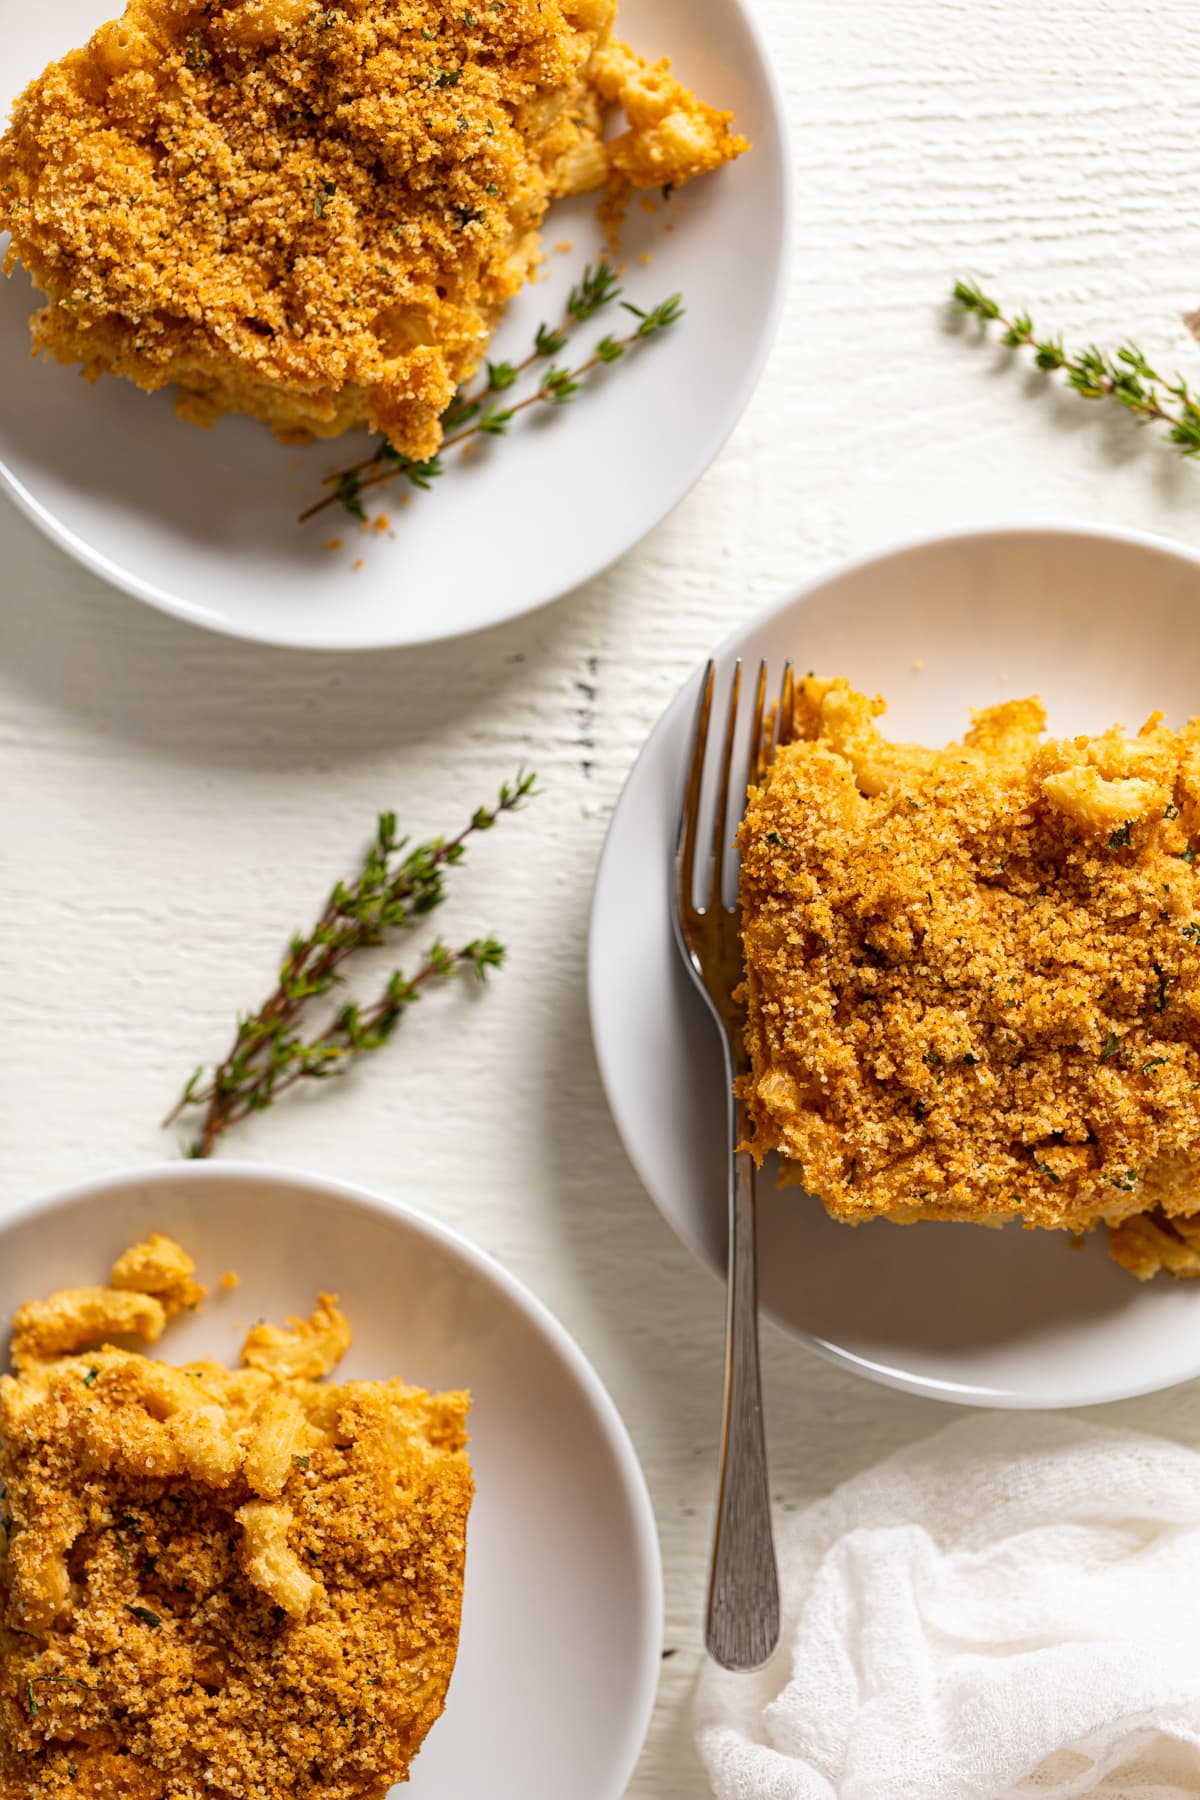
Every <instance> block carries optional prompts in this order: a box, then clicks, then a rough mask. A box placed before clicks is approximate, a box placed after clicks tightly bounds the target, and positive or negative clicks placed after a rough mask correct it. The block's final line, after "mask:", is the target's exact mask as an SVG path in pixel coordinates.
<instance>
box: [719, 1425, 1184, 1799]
mask: <svg viewBox="0 0 1200 1800" xmlns="http://www.w3.org/2000/svg"><path fill="white" fill-rule="evenodd" d="M778 1551H779V1573H780V1583H781V1587H782V1594H783V1635H782V1638H781V1642H780V1649H779V1651H778V1652H777V1654H776V1655H775V1657H774V1658H773V1659H772V1661H771V1662H770V1663H769V1664H768V1665H767V1667H766V1668H765V1669H763V1670H760V1671H758V1672H757V1673H756V1674H753V1675H729V1674H726V1673H724V1672H723V1671H721V1670H718V1669H716V1668H715V1667H710V1668H709V1669H708V1670H707V1671H706V1672H705V1674H704V1675H703V1676H702V1678H701V1682H700V1686H699V1689H698V1691H697V1697H696V1718H697V1730H698V1741H699V1748H700V1754H701V1756H702V1758H703V1760H704V1763H705V1766H706V1767H707V1769H708V1772H709V1775H710V1777H711V1780H712V1784H713V1791H714V1793H716V1794H717V1795H718V1796H719V1800H1024V1796H1027V1795H1033V1796H1036V1797H1037V1800H1073V1797H1074V1796H1077V1795H1082V1794H1108V1795H1114V1796H1115V1795H1120V1796H1121V1797H1122V1800H1184V1797H1186V1800H1195V1796H1196V1795H1200V1456H1197V1455H1196V1454H1195V1452H1193V1451H1191V1450H1185V1449H1183V1448H1182V1447H1181V1446H1180V1445H1178V1444H1172V1443H1168V1442H1167V1441H1166V1440H1164V1439H1161V1438H1153V1437H1143V1436H1141V1435H1138V1434H1134V1433H1129V1432H1117V1431H1110V1430H1106V1429H1102V1428H1100V1427H1098V1426H1094V1425H1085V1424H1081V1423H1079V1422H1078V1421H1077V1420H1074V1419H1067V1418H1061V1417H1056V1416H1054V1415H1046V1414H1025V1415H1019V1414H996V1413H992V1414H983V1415H976V1416H973V1417H970V1418H967V1419H964V1420H962V1421H961V1422H959V1423H955V1424H953V1425H950V1426H949V1427H947V1428H946V1429H945V1430H944V1431H940V1432H938V1433H937V1434H936V1436H934V1437H932V1438H929V1439H928V1440H927V1441H926V1442H924V1443H922V1444H919V1445H916V1446H915V1447H914V1448H912V1449H908V1450H904V1451H901V1452H900V1453H899V1454H898V1455H896V1456H892V1457H889V1458H888V1460H887V1461H886V1462H883V1463H880V1464H879V1465H878V1467H876V1468H874V1469H870V1470H868V1471H867V1472H866V1473H865V1474H862V1475H859V1476H856V1477H855V1479H854V1480H852V1481H849V1482H847V1483H846V1484H845V1486H843V1487H841V1488H838V1489H837V1491H836V1492H835V1493H833V1494H831V1495H830V1497H829V1498H828V1499H826V1500H822V1501H820V1502H818V1503H817V1504H816V1505H814V1506H812V1507H810V1508H808V1510H807V1511H806V1512H804V1513H802V1514H798V1515H797V1516H796V1517H795V1519H793V1520H791V1521H789V1522H788V1523H787V1525H785V1527H784V1529H783V1530H782V1531H781V1533H780V1537H779V1544H778Z"/></svg>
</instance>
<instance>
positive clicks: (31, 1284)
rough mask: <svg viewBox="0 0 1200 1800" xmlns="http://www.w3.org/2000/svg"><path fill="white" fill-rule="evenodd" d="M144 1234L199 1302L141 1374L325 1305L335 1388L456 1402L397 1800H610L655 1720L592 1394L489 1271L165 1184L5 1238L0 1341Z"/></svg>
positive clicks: (408, 1218)
mask: <svg viewBox="0 0 1200 1800" xmlns="http://www.w3.org/2000/svg"><path fill="white" fill-rule="evenodd" d="M150 1230H159V1231H164V1232H167V1233H169V1234H171V1235H172V1236H174V1237H177V1238H178V1239H179V1240H180V1241H181V1242H182V1243H183V1244H184V1245H185V1246H186V1247H187V1248H188V1249H189V1250H190V1251H191V1252H192V1254H193V1255H194V1256H195V1257H196V1259H197V1262H198V1263H199V1274H200V1276H201V1278H202V1279H204V1280H206V1281H207V1282H208V1283H209V1285H210V1287H211V1286H212V1284H213V1283H215V1281H216V1278H217V1276H218V1275H219V1274H220V1273H221V1272H222V1271H223V1270H225V1269H235V1270H236V1271H237V1272H238V1274H239V1275H240V1277H241V1285H240V1286H239V1287H238V1288H237V1290H236V1291H235V1292H234V1293H232V1294H223V1293H221V1292H220V1291H219V1290H218V1291H215V1292H214V1293H213V1294H211V1295H210V1298H209V1300H208V1301H207V1302H206V1303H205V1306H204V1308H203V1310H202V1312H201V1313H200V1314H199V1315H198V1316H197V1317H195V1318H192V1319H187V1320H186V1321H180V1322H179V1323H177V1324H173V1325H172V1326H171V1327H170V1329H169V1331H168V1333H167V1336H166V1337H165V1338H164V1340H163V1342H162V1344H161V1345H160V1346H159V1347H158V1352H157V1353H158V1354H161V1355H163V1356H165V1357H166V1358H167V1359H168V1360H170V1361H185V1360H186V1359H187V1358H188V1357H191V1356H198V1355H202V1354H203V1355H215V1356H218V1357H221V1358H224V1359H227V1360H232V1359H235V1358H236V1354H237V1350H238V1347H239V1345H240V1342H241V1339H242V1336H243V1334H244V1332H245V1330H246V1328H247V1326H249V1325H250V1324H252V1323H253V1322H254V1321H255V1319H258V1318H262V1317H266V1318H270V1319H273V1320H278V1321H281V1322H282V1320H283V1319H284V1318H286V1317H287V1315H288V1314H290V1313H297V1312H299V1313H305V1312H307V1311H308V1310H310V1308H311V1306H312V1304H313V1302H314V1300H315V1297H316V1295H317V1292H318V1290H319V1289H322V1288H324V1289H326V1290H332V1291H334V1292H337V1293H339V1294H340V1295H341V1299H342V1304H343V1306H344V1308H345V1310H346V1312H347V1314H348V1316H349V1319H350V1323H351V1327H352V1329H353V1332H354V1344H353V1348H352V1349H351V1351H350V1353H349V1354H348V1356H347V1357H346V1359H345V1361H344V1362H343V1364H342V1365H341V1371H342V1372H343V1373H345V1374H346V1375H347V1376H350V1377H357V1378H372V1377H381V1376H390V1375H401V1376H403V1377H404V1379H405V1380H408V1381H412V1382H415V1383H418V1384H420V1385H421V1386H425V1387H430V1388H459V1387H469V1388H470V1389H471V1391H472V1394H473V1406H472V1411H471V1418H470V1431H471V1461H472V1464H473V1467H474V1470H475V1477H476V1482H477V1485H478V1492H477V1496H476V1500H475V1504H474V1507H473V1508H472V1512H471V1519H470V1525H469V1528H468V1547H467V1577H466V1590H465V1600H464V1608H463V1627H462V1640H461V1646H460V1650H459V1656H458V1665H457V1667H456V1669H455V1672H454V1679H453V1682H452V1683H451V1687H450V1697H449V1702H448V1704H447V1709H446V1712H445V1714H444V1715H443V1717H442V1718H441V1719H440V1720H439V1721H438V1723H437V1724H436V1725H435V1726H434V1728H433V1730H432V1732H431V1733H430V1735H429V1737H428V1739H427V1740H426V1743H425V1747H424V1748H423V1749H422V1751H421V1754H420V1755H419V1756H418V1758H417V1760H416V1762H415V1763H414V1765H413V1773H412V1779H411V1781H410V1782H409V1783H408V1784H407V1785H406V1786H404V1787H403V1788H399V1787H397V1788H395V1789H394V1790H393V1792H394V1793H395V1794H396V1795H397V1796H399V1795H400V1794H401V1793H403V1794H405V1795H408V1796H411V1800H464V1797H465V1796H475V1795H483V1794H486V1795H487V1796H488V1797H489V1800H563V1797H564V1796H565V1795H568V1794H569V1795H570V1796H571V1800H619V1796H620V1795H622V1794H623V1793H624V1791H625V1788H626V1785H627V1783H628V1781H629V1778H630V1776H631V1774H632V1772H633V1768H634V1764H635V1763H636V1761H637V1757H638V1753H639V1751H640V1749H641V1745H642V1740H643V1738H644V1736H645V1732H646V1727H647V1724H648V1722H649V1717H650V1710H651V1707H652V1705H653V1701H654V1695H655V1690H656V1687H657V1682H658V1673H659V1666H660V1658H661V1644H662V1578H661V1570H660V1564H659V1555H658V1542H657V1537H656V1534H655V1528H654V1516H653V1513H652V1511H651V1507H650V1501H649V1497H648V1495H647V1492H646V1485H645V1482H644V1480H643V1477H642V1474H641V1470H640V1468H639V1466H638V1462H637V1458H636V1456H635V1454H634V1451H633V1447H632V1445H631V1444H630V1441H629V1438H628V1436H627V1434H626V1432H625V1428H624V1426H623V1425H622V1423H621V1421H620V1419H619V1417H618V1415H617V1412H616V1409H615V1408H614V1406H613V1404H612V1401H611V1400H610V1399H609V1398H608V1395H607V1394H606V1393H605V1390H604V1388H603V1387H602V1386H601V1384H600V1381H599V1378H598V1377H597V1375H596V1374H595V1372H594V1371H593V1369H592V1368H591V1366H590V1365H589V1364H588V1363H587V1361H586V1360H585V1359H584V1357H583V1355H582V1353H581V1352H580V1351H579V1350H578V1349H577V1348H576V1346H575V1345H574V1343H573V1342H572V1341H571V1339H570V1338H569V1337H568V1336H567V1334H566V1332H565V1331H564V1330H563V1328H562V1327H561V1325H559V1324H557V1323H556V1321H555V1320H554V1319H553V1318H552V1317H551V1315H550V1314H549V1313H548V1312H547V1311H546V1309H545V1307H544V1306H543V1305H542V1304H541V1302H540V1301H538V1300H536V1299H535V1298H534V1296H533V1295H532V1294H531V1293H530V1292H529V1291H528V1289H526V1288H524V1287H522V1286H521V1284H520V1283H519V1282H518V1281H516V1280H514V1279H513V1277H512V1276H511V1275H509V1274H507V1273H506V1272H505V1271H504V1269H502V1268H501V1266H500V1265H499V1264H498V1263H496V1262H493V1261H492V1260H491V1259H490V1258H489V1257H486V1256H484V1255H483V1254H482V1253H481V1252H480V1251H478V1250H475V1249H473V1248H472V1247H471V1245H469V1244H468V1243H466V1242H465V1240H464V1239H462V1238H460V1237H457V1236H456V1235H455V1234H454V1233H453V1232H451V1231H447V1230H446V1229H445V1227H444V1226H441V1225H438V1224H435V1223H434V1222H433V1221H432V1220H430V1219H425V1218H422V1217H421V1216H420V1214H418V1213H415V1212H412V1211H410V1210H409V1209H408V1208H406V1207H402V1206H400V1205H398V1204H396V1203H395V1202H391V1201H387V1200H383V1199H380V1198H378V1197H375V1196H372V1195H370V1194H367V1193H364V1192H362V1191H361V1190H360V1189H356V1188H350V1187H344V1186H341V1185H340V1184H339V1183H336V1182H332V1181H327V1180H324V1179H317V1178H315V1177H312V1176H307V1175H298V1174H291V1173H285V1172H283V1171H279V1170H270V1169H263V1168H251V1167H248V1166H239V1165H237V1164H231V1163H211V1164H207V1163H184V1164H181V1165H174V1166H168V1167H162V1168H153V1169H145V1170H141V1171H138V1172H136V1173H133V1174H129V1175H117V1176H108V1177H106V1178H105V1179H103V1180H100V1181H93V1182H89V1183H87V1184H86V1185H84V1186H82V1187H77V1188H73V1189H71V1190H69V1191H68V1192H65V1193H62V1194H58V1195H56V1196H54V1197H53V1198H51V1199H48V1200H44V1201H41V1202H38V1203H36V1204H34V1205H30V1206H25V1207H23V1208H22V1209H21V1210H20V1211H19V1212H17V1213H15V1214H13V1215H11V1216H9V1217H7V1218H5V1219H4V1220H3V1221H2V1222H0V1319H5V1320H7V1319H8V1318H9V1317H10V1316H11V1314H12V1312H13V1311H14V1310H15V1308H16V1306H17V1305H18V1304H19V1303H20V1302H21V1301H23V1300H26V1299H29V1298H30V1297H32V1296H35V1295H42V1294H47V1293H50V1292H51V1291H52V1290H53V1289H55V1288H58V1287H62V1286H64V1285H68V1284H71V1283H80V1282H82V1283H88V1282H94V1281H96V1280H103V1278H104V1277H105V1275H106V1274H107V1272H108V1268H109V1266H110V1264H111V1262H112V1260H113V1258H114V1256H116V1255H117V1254H118V1253H119V1252H120V1251H121V1250H122V1249H123V1248H124V1247H125V1246H126V1245H127V1244H131V1243H133V1242H135V1241H136V1240H137V1239H138V1238H139V1237H142V1236H144V1235H145V1234H146V1232H148V1231H150Z"/></svg>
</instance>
